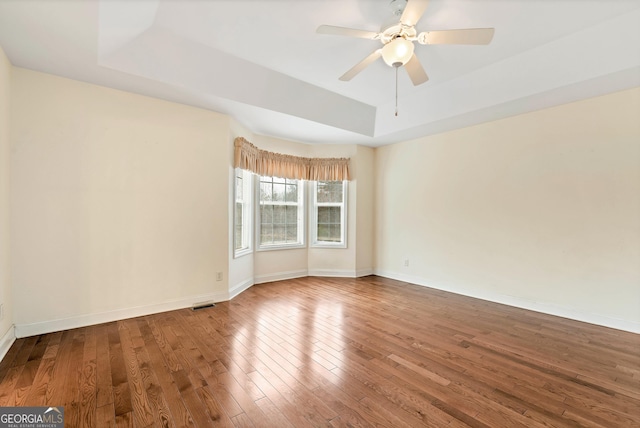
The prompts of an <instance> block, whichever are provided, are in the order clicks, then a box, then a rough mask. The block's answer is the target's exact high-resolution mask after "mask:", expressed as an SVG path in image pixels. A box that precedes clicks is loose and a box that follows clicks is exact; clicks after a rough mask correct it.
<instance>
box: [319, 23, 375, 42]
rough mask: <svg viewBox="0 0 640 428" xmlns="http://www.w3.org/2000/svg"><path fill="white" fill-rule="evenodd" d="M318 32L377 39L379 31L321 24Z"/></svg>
mask: <svg viewBox="0 0 640 428" xmlns="http://www.w3.org/2000/svg"><path fill="white" fill-rule="evenodd" d="M316 33H318V34H331V35H333V36H347V37H359V38H361V39H372V40H374V39H376V38H377V37H378V33H376V32H375V31H367V30H357V29H355V28H346V27H336V26H333V25H321V26H319V27H318V29H317V30H316Z"/></svg>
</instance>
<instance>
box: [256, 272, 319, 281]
mask: <svg viewBox="0 0 640 428" xmlns="http://www.w3.org/2000/svg"><path fill="white" fill-rule="evenodd" d="M305 276H309V271H306V270H292V271H288V272H277V273H271V274H267V275H257V276H255V277H254V278H253V283H254V284H264V283H265V282H273V281H282V280H284V279H293V278H302V277H305Z"/></svg>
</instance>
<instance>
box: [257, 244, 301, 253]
mask: <svg viewBox="0 0 640 428" xmlns="http://www.w3.org/2000/svg"><path fill="white" fill-rule="evenodd" d="M300 248H307V246H306V244H287V245H278V244H274V245H264V246H262V247H258V250H257V251H274V250H297V249H300Z"/></svg>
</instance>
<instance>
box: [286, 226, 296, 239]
mask: <svg viewBox="0 0 640 428" xmlns="http://www.w3.org/2000/svg"><path fill="white" fill-rule="evenodd" d="M286 238H287V242H298V224H297V223H296V224H288V225H287V236H286Z"/></svg>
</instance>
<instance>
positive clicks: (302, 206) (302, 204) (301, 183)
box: [254, 174, 308, 252]
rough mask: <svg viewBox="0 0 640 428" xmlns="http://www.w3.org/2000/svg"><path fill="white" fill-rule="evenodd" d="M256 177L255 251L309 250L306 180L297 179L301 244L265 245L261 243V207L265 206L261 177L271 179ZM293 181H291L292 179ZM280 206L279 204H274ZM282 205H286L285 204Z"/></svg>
mask: <svg viewBox="0 0 640 428" xmlns="http://www.w3.org/2000/svg"><path fill="white" fill-rule="evenodd" d="M254 175H255V181H254V188H255V189H254V195H255V196H254V197H255V200H256V204H255V206H256V207H255V210H254V212H255V225H256V227H255V233H254V235H255V251H260V252H262V251H274V250H291V249H297V248H307V225H308V224H307V221H306V218H307V203H306V197H307V185H306V183H307V182H306V181H305V180H299V179H295V180H296V181H297V182H298V192H301V194H300V196H299V197H298V204H297V205H298V209H299V210H300V211H301V212H299V213H298V230H299V231H300V233H301V235H300V242H295V243H290V244H266V245H263V244H261V243H260V236H261V235H262V221H261V218H260V207H261V206H262V205H263V204H262V203H261V200H260V177H269V176H266V175H264V176H261V175H259V174H254ZM272 178H280V177H272ZM290 180H291V179H290ZM273 205H278V204H273ZM282 205H286V203H283V204H282Z"/></svg>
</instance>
